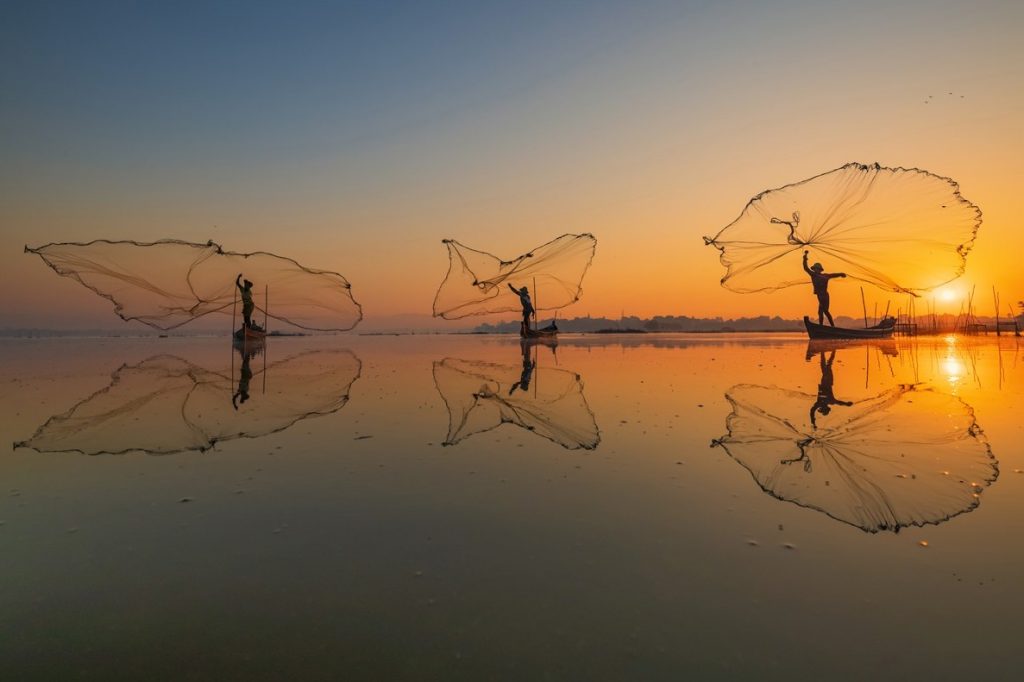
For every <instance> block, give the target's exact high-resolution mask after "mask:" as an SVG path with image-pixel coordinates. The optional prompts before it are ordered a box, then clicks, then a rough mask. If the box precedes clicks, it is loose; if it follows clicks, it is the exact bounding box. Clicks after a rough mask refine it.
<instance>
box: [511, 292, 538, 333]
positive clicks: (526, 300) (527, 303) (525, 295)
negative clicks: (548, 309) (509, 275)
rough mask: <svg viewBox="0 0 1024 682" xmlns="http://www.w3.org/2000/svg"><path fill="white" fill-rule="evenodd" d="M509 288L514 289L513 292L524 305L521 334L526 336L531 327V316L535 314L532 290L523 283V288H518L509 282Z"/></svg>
mask: <svg viewBox="0 0 1024 682" xmlns="http://www.w3.org/2000/svg"><path fill="white" fill-rule="evenodd" d="M508 288H509V289H511V290H512V293H513V294H515V295H516V296H518V297H519V302H520V303H521V304H522V305H523V326H522V327H521V328H520V336H526V332H527V330H528V329H529V328H530V316H531V315H533V312H534V311H533V301H531V300H530V291H529V290H528V289H527V288H526V285H523V288H522V289H516V288H515V287H514V286H512V283H511V282H509V285H508Z"/></svg>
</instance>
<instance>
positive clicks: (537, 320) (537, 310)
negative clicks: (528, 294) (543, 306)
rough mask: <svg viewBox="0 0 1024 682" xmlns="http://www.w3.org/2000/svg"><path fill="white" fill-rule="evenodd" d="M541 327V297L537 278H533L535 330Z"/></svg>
mask: <svg viewBox="0 0 1024 682" xmlns="http://www.w3.org/2000/svg"><path fill="white" fill-rule="evenodd" d="M539 328H540V298H539V297H538V296H537V278H536V277H534V278H533V330H534V331H537V330H538V329H539Z"/></svg>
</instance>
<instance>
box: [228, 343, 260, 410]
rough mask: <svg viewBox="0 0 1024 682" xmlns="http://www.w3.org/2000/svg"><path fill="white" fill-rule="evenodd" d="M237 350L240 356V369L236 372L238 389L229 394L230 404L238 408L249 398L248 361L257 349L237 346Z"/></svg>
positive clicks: (249, 376) (250, 370)
mask: <svg viewBox="0 0 1024 682" xmlns="http://www.w3.org/2000/svg"><path fill="white" fill-rule="evenodd" d="M238 352H239V353H240V354H241V356H242V369H240V370H239V372H238V390H237V391H235V394H234V395H233V396H231V406H232V407H233V408H235V409H236V410H237V409H238V406H239V405H240V404H242V403H244V402H245V401H246V400H248V399H249V382H250V381H252V369H250V367H249V361H250V360H252V359H253V357H255V356H256V352H257V349H256V348H255V347H251V348H244V349H243V348H239V349H238Z"/></svg>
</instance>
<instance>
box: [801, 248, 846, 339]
mask: <svg viewBox="0 0 1024 682" xmlns="http://www.w3.org/2000/svg"><path fill="white" fill-rule="evenodd" d="M807 254H808V252H807V251H804V271H805V272H806V273H807V274H808V275H810V276H811V284H812V285H813V286H814V295H815V296H817V297H818V324H825V320H824V318H826V317H827V318H828V323H829V324H830V325H832V326H833V327H834V326H836V323H835V320H833V319H832V313H830V312H829V310H828V304H829V298H828V281H829V280H830V279H833V278H835V277H846V273H845V272H833V273H827V272H824V270H825V268H824V267H822V265H821V263H815V264H814V265H812V266H811V267H807Z"/></svg>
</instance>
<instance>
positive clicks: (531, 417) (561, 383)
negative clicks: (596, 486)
mask: <svg viewBox="0 0 1024 682" xmlns="http://www.w3.org/2000/svg"><path fill="white" fill-rule="evenodd" d="M550 350H551V355H550V358H551V359H550V360H549V361H548V362H550V363H554V362H555V360H556V357H555V353H554V348H553V347H551V348H550ZM520 352H521V364H520V365H519V366H513V365H500V364H495V363H489V362H474V361H469V360H460V359H457V358H445V359H444V360H440V361H436V362H434V385H435V386H437V391H438V393H440V394H441V398H442V399H443V400H444V402H445V405H446V406H447V407H448V435H447V437H446V438H445V440H444V445H455V444H456V443H459V442H461V441H463V440H465V439H466V438H469V437H470V436H473V435H475V434H478V433H483V432H485V431H490V430H492V429H495V428H497V427H499V426H501V425H502V424H514V425H516V426H518V427H520V428H523V429H526V430H527V431H531V432H533V433H535V434H537V435H538V436H541V437H543V438H546V439H548V440H550V441H552V442H555V443H558V444H559V445H561V446H562V447H564V448H567V449H570V450H576V449H584V450H593V449H594V448H596V447H597V445H598V443H600V442H601V436H600V432H599V430H598V428H597V421H596V420H595V418H594V413H593V412H592V411H591V409H590V406H589V405H588V404H587V399H586V398H585V397H584V395H583V381H582V379H581V378H580V375H579V374H576V373H575V372H571V371H569V370H566V369H562V368H559V367H555V366H552V365H551V364H542V363H541V362H540V358H539V355H540V347H539V345H538V344H534V343H528V342H523V343H521V344H520Z"/></svg>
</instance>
